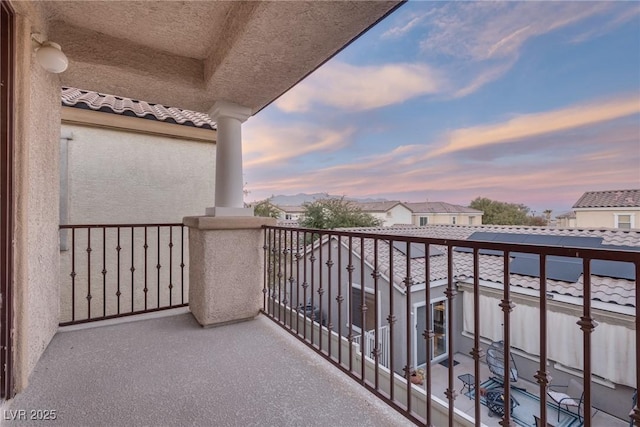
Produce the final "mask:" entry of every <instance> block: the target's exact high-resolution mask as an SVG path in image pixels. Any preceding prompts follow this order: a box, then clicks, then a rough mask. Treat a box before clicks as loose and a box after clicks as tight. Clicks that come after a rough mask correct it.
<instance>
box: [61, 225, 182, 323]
mask: <svg viewBox="0 0 640 427" xmlns="http://www.w3.org/2000/svg"><path fill="white" fill-rule="evenodd" d="M187 239H188V237H187V234H186V233H185V229H184V225H183V224H175V223H170V224H104V225H61V226H60V242H61V245H60V270H61V276H62V277H61V280H60V282H61V288H60V294H61V298H60V319H61V321H60V325H61V326H64V325H71V324H76V323H84V322H91V321H96V320H104V319H109V318H114V317H122V316H130V315H134V314H141V313H147V312H152V311H158V310H165V309H169V308H176V307H183V306H186V305H188V270H187V268H188V266H187V262H188V261H187V260H188V253H187V252H188V250H187V249H188V242H187Z"/></svg>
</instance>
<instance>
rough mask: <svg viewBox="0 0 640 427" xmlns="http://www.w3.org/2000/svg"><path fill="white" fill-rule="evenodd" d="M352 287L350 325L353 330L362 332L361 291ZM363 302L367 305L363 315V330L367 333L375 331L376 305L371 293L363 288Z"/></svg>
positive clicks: (354, 286)
mask: <svg viewBox="0 0 640 427" xmlns="http://www.w3.org/2000/svg"><path fill="white" fill-rule="evenodd" d="M356 286H357V285H355V284H354V285H353V287H352V288H351V295H350V296H351V312H350V314H351V324H352V325H353V326H354V329H355V330H358V331H359V332H360V331H362V308H361V307H362V290H361V288H360V287H356ZM364 300H365V303H366V304H367V311H366V314H365V318H364V321H365V328H366V329H367V330H368V331H369V330H372V329H375V326H376V309H377V307H376V303H375V298H374V296H373V293H371V292H369V291H368V289H366V288H365V292H364Z"/></svg>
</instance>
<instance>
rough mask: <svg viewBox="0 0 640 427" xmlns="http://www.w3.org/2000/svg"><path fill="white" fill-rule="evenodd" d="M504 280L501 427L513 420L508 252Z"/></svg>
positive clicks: (507, 253) (504, 259) (512, 305)
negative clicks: (502, 409)
mask: <svg viewBox="0 0 640 427" xmlns="http://www.w3.org/2000/svg"><path fill="white" fill-rule="evenodd" d="M503 268H504V278H503V279H502V283H503V290H504V296H503V300H502V302H501V303H500V307H501V308H502V311H503V313H504V329H503V331H504V337H503V341H504V348H503V356H504V416H503V417H502V421H500V425H502V426H503V427H507V426H512V425H514V424H513V420H512V419H511V357H510V356H509V352H510V351H511V318H510V313H511V311H512V310H513V308H514V307H515V305H514V304H513V302H512V301H511V288H510V286H511V274H510V271H509V251H504V257H503Z"/></svg>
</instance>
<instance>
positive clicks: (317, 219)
mask: <svg viewBox="0 0 640 427" xmlns="http://www.w3.org/2000/svg"><path fill="white" fill-rule="evenodd" d="M302 207H303V208H304V219H303V220H302V222H301V225H302V226H303V227H308V228H320V229H333V228H343V227H379V226H380V225H382V220H379V219H377V218H375V217H374V216H373V215H370V214H368V213H365V212H362V209H360V208H359V207H358V206H357V205H355V204H353V203H351V202H350V201H348V200H345V199H344V197H342V198H340V199H319V200H315V201H313V202H311V203H309V202H308V203H305V204H303V205H302Z"/></svg>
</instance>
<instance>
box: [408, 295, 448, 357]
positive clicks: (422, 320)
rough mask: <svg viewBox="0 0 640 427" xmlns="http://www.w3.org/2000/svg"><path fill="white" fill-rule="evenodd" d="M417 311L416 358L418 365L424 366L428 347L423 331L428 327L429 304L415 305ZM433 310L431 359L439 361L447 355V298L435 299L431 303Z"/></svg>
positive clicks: (430, 307)
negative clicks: (427, 310)
mask: <svg viewBox="0 0 640 427" xmlns="http://www.w3.org/2000/svg"><path fill="white" fill-rule="evenodd" d="M414 307H415V310H414V313H416V318H415V323H416V334H415V336H414V340H413V341H414V349H415V352H414V358H415V359H414V360H415V361H416V366H422V365H424V364H426V363H427V348H426V344H425V341H424V337H423V336H422V333H423V332H424V331H425V330H426V329H427V328H426V324H427V316H426V314H427V312H426V309H427V306H426V305H424V303H423V305H416V306H414ZM429 310H431V328H430V329H432V330H433V334H434V336H433V339H432V340H431V361H436V362H437V361H439V360H442V359H444V358H446V357H447V338H448V337H447V321H448V316H447V304H446V300H444V299H443V300H440V301H434V302H432V303H431V304H429Z"/></svg>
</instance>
